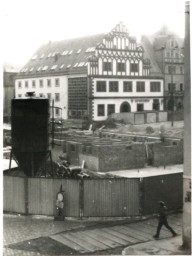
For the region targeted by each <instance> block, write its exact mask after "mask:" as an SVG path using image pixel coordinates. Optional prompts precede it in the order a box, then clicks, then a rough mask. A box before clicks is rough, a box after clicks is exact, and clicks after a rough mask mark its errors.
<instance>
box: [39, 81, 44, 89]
mask: <svg viewBox="0 0 192 256" xmlns="http://www.w3.org/2000/svg"><path fill="white" fill-rule="evenodd" d="M39 86H40V87H41V88H42V87H43V80H42V79H41V80H39Z"/></svg>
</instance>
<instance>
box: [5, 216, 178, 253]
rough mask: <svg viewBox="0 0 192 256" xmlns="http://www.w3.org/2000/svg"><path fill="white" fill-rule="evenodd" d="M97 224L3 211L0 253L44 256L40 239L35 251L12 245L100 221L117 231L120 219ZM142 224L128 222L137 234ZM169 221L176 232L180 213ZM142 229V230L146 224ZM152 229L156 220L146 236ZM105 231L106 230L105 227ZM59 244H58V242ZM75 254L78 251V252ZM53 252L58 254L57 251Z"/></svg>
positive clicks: (84, 227)
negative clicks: (0, 247) (0, 248)
mask: <svg viewBox="0 0 192 256" xmlns="http://www.w3.org/2000/svg"><path fill="white" fill-rule="evenodd" d="M170 217H171V216H170ZM100 224H101V223H99V222H95V221H94V222H92V221H80V220H74V219H70V220H65V221H64V222H62V221H61V222H59V221H58V222H57V221H54V220H53V218H48V217H45V218H42V217H41V218H34V217H31V216H20V215H7V214H5V215H4V218H3V225H4V226H3V240H4V249H3V255H4V256H11V255H14V256H25V255H26V256H28V255H29V256H35V255H37V256H39V255H41V256H47V255H48V254H45V253H47V251H46V250H42V251H41V252H42V253H39V250H38V249H39V247H38V246H39V245H40V246H41V247H42V246H43V244H42V243H40V244H39V245H38V246H37V247H36V248H37V251H34V250H28V249H27V250H26V249H23V250H20V249H21V247H18V246H15V245H16V244H17V243H19V242H20V243H22V244H23V243H24V244H26V243H29V246H28V248H29V247H30V246H31V245H30V243H31V242H33V241H34V240H32V239H37V238H40V240H41V241H42V239H44V240H46V239H48V237H51V236H53V235H55V234H59V233H62V232H64V233H70V232H68V231H76V232H79V233H80V231H83V230H84V231H86V230H87V231H88V230H90V229H95V228H97V229H99V230H100V229H102V228H103V226H102V225H104V226H105V227H106V225H107V226H108V227H109V230H110V226H113V228H114V229H116V230H117V231H118V232H119V231H120V230H119V228H120V226H118V225H120V224H121V223H120V222H119V221H113V222H110V223H107V222H104V223H102V224H101V225H100ZM127 224H128V223H127ZM143 224H144V223H143ZM143 224H142V223H138V225H137V223H132V224H130V228H131V226H134V228H136V231H135V233H136V234H138V231H139V232H140V231H141V230H142V231H143V229H142V225H143ZM151 224H152V223H151ZM170 224H171V225H172V224H174V225H173V226H174V227H175V228H176V229H178V230H177V231H179V233H180V228H181V215H180V214H179V215H176V216H172V217H171V218H170ZM136 225H137V226H136ZM114 226H115V227H114ZM128 226H129V225H128ZM150 226H151V225H150ZM122 228H123V227H122ZM105 229H106V228H105ZM137 229H139V230H138V231H137ZM140 229H141V230H140ZM144 229H145V230H146V227H145V228H144ZM155 229H156V222H155V224H153V226H151V227H149V230H148V231H147V233H148V232H149V233H150V237H151V234H153V232H154V231H155ZM78 230H79V231H78ZM66 231H67V232H66ZM105 231H106V232H108V228H107V229H106V230H105ZM99 232H100V231H99ZM124 232H125V231H124ZM147 233H146V235H145V236H149V234H147ZM162 235H163V233H162ZM121 236H122V235H121ZM49 239H50V238H49ZM136 239H137V238H136ZM27 240H28V241H27ZM30 240H31V241H30ZM50 240H51V239H50ZM24 241H25V242H24ZM46 241H47V240H46ZM48 243H49V242H48ZM57 243H58V242H57ZM60 245H61V247H62V243H61V244H60ZM44 246H48V245H47V243H44ZM52 246H54V248H57V246H56V247H55V245H52ZM8 247H12V249H11V248H8ZM14 247H15V248H14ZM26 248H27V247H26ZM63 249H64V248H63ZM35 250H36V249H35ZM111 250H114V251H115V250H116V248H113V249H111ZM48 251H49V250H48ZM114 251H112V252H110V254H111V255H112V254H119V253H114ZM64 252H65V250H64ZM106 252H107V251H106ZM117 252H119V251H117ZM71 254H74V253H71ZM76 254H78V252H77V253H76ZM94 254H95V253H94ZM101 254H103V255H105V251H101ZM120 254H121V253H120ZM57 255H59V253H58V254H57ZM60 255H61V254H60ZM62 255H64V254H62ZM49 256H50V254H49ZM52 256H53V254H52Z"/></svg>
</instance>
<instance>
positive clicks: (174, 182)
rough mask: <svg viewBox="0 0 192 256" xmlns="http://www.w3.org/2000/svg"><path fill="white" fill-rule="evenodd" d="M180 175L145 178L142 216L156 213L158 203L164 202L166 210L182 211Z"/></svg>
mask: <svg viewBox="0 0 192 256" xmlns="http://www.w3.org/2000/svg"><path fill="white" fill-rule="evenodd" d="M182 175H183V174H182V173H175V174H167V175H160V176H154V177H146V178H144V179H143V191H142V195H143V200H142V205H143V207H142V208H143V214H144V215H145V214H151V213H154V212H157V211H158V207H159V205H158V201H164V202H165V204H166V205H167V207H168V210H178V209H182V204H183V178H182Z"/></svg>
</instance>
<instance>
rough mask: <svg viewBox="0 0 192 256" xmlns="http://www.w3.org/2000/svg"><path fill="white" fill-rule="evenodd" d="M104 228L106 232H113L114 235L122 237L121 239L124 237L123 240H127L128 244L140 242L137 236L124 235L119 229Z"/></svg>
mask: <svg viewBox="0 0 192 256" xmlns="http://www.w3.org/2000/svg"><path fill="white" fill-rule="evenodd" d="M103 230H105V232H107V233H109V234H111V235H113V236H116V237H118V238H120V239H123V240H125V241H127V242H128V244H132V243H138V242H139V240H138V239H135V238H133V237H128V236H126V235H124V234H121V233H119V232H118V231H117V230H116V231H115V230H113V229H111V228H108V229H107V228H104V229H103Z"/></svg>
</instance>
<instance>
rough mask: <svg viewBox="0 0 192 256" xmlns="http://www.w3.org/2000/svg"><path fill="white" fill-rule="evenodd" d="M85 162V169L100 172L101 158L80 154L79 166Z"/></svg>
mask: <svg viewBox="0 0 192 256" xmlns="http://www.w3.org/2000/svg"><path fill="white" fill-rule="evenodd" d="M83 160H85V168H88V169H90V170H93V171H96V172H99V158H98V157H96V156H92V155H85V154H81V153H80V154H79V164H80V165H81V163H82V161H83Z"/></svg>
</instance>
